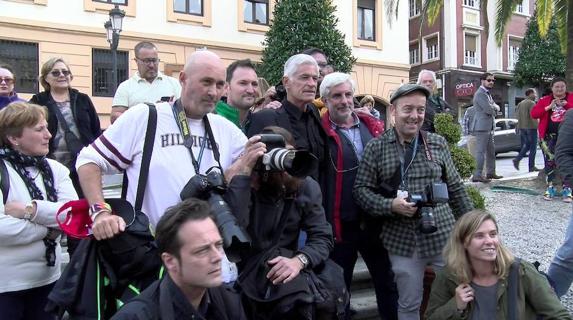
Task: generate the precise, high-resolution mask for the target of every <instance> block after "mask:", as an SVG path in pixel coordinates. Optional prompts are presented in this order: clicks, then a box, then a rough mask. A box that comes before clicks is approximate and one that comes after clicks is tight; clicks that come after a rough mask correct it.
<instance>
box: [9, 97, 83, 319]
mask: <svg viewBox="0 0 573 320" xmlns="http://www.w3.org/2000/svg"><path fill="white" fill-rule="evenodd" d="M46 117H47V113H46V110H45V109H44V108H43V107H41V106H38V105H34V104H29V103H26V102H13V103H11V104H9V105H7V106H6V107H4V108H3V109H2V110H0V169H1V170H2V171H3V172H2V175H1V178H0V180H1V181H0V182H1V183H2V184H1V185H2V189H1V190H2V191H1V192H0V194H2V198H3V201H2V205H0V257H1V258H0V270H2V272H1V273H0V310H1V311H0V314H1V315H0V318H1V319H11V320H23V319H30V320H31V319H34V320H37V319H39V320H42V319H54V317H53V316H50V315H49V314H47V313H45V312H44V307H45V305H46V302H47V296H48V293H49V292H50V290H51V289H52V286H53V284H54V282H56V280H58V279H59V277H60V265H61V263H62V261H61V251H62V249H61V248H60V241H59V240H60V234H61V232H60V230H59V228H58V224H57V222H56V212H57V211H58V209H59V208H60V207H61V206H62V205H63V204H64V203H66V202H68V201H71V200H75V199H77V195H76V192H75V191H74V187H73V185H72V182H71V180H70V177H69V171H68V169H66V167H64V166H63V165H62V164H60V163H58V162H57V161H55V160H52V159H46V155H47V154H48V151H49V148H48V142H49V141H50V138H51V137H52V135H51V134H50V132H49V131H48V123H47V122H46ZM7 182H8V183H7Z"/></svg>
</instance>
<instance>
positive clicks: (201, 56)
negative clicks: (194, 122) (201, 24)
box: [179, 50, 225, 119]
mask: <svg viewBox="0 0 573 320" xmlns="http://www.w3.org/2000/svg"><path fill="white" fill-rule="evenodd" d="M179 81H180V82H181V88H182V91H181V104H182V105H183V108H184V109H185V113H186V114H187V116H188V117H190V118H194V119H201V118H202V117H203V116H204V115H206V114H207V113H209V112H211V111H213V109H214V108H215V104H216V103H217V101H219V99H220V98H221V95H223V89H224V86H225V66H224V64H223V61H222V60H221V58H219V56H218V55H216V54H215V53H213V52H211V51H208V50H200V51H195V52H194V53H193V54H191V56H190V57H189V60H187V63H186V64H185V68H184V70H183V72H182V73H181V74H179Z"/></svg>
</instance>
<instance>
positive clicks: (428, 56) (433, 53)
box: [424, 35, 440, 60]
mask: <svg viewBox="0 0 573 320" xmlns="http://www.w3.org/2000/svg"><path fill="white" fill-rule="evenodd" d="M424 43H425V44H424V57H425V60H434V59H438V58H439V57H440V56H439V43H438V36H437V35H436V36H431V37H428V38H425V39H424Z"/></svg>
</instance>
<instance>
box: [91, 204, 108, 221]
mask: <svg viewBox="0 0 573 320" xmlns="http://www.w3.org/2000/svg"><path fill="white" fill-rule="evenodd" d="M104 211H105V212H108V213H111V206H110V205H109V203H106V202H98V203H94V204H92V205H91V206H90V218H91V219H92V221H95V218H96V217H97V216H98V215H99V214H100V213H102V212H104Z"/></svg>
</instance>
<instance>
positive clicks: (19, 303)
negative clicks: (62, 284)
mask: <svg viewBox="0 0 573 320" xmlns="http://www.w3.org/2000/svg"><path fill="white" fill-rule="evenodd" d="M53 286H54V284H53V283H51V284H49V285H45V286H42V287H37V288H32V289H27V290H20V291H12V292H3V293H0V320H55V319H56V317H55V316H53V315H51V314H49V313H47V312H45V311H44V307H46V303H47V302H48V294H49V293H50V291H52V287H53Z"/></svg>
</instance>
